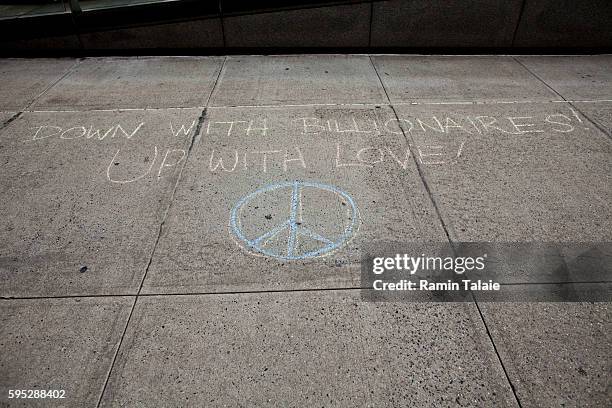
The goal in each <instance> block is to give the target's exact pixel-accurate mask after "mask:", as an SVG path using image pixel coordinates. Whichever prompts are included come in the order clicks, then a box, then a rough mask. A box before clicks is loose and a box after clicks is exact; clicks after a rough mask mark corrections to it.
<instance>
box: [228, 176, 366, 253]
mask: <svg viewBox="0 0 612 408" xmlns="http://www.w3.org/2000/svg"><path fill="white" fill-rule="evenodd" d="M309 189H315V191H312V192H315V193H317V192H327V193H333V194H334V196H335V197H336V198H337V199H338V200H339V201H340V202H341V203H342V205H343V206H346V205H347V204H348V206H347V217H346V222H345V224H346V225H342V226H341V227H343V230H342V232H341V233H340V234H336V235H334V236H323V235H324V234H319V233H318V232H316V231H315V230H314V228H311V227H309V226H308V224H307V223H306V225H304V224H305V223H304V222H303V220H302V219H301V212H302V196H303V193H304V191H305V190H309ZM284 190H286V191H287V194H286V196H287V203H288V205H289V208H290V210H289V217H288V219H286V220H283V221H282V222H281V223H280V224H278V225H276V226H275V227H273V228H271V229H269V230H267V231H265V232H263V233H262V232H261V231H260V232H258V233H256V234H253V233H246V232H245V228H244V225H242V222H241V217H240V214H241V211H242V210H243V209H244V208H245V207H247V206H248V205H249V203H251V202H253V201H254V200H256V199H259V200H261V199H262V198H264V199H265V198H266V195H268V196H272V195H273V194H270V193H272V192H276V193H279V192H280V193H282V194H281V195H280V197H284V196H285V194H284ZM317 190H318V191H317ZM275 197H278V195H275ZM274 199H275V200H276V198H274ZM357 219H358V213H357V207H356V205H355V202H354V201H353V199H352V197H351V196H350V195H348V194H347V193H345V192H344V191H342V190H340V189H338V188H336V187H334V186H330V185H327V184H321V183H313V182H307V181H287V182H281V183H277V184H270V185H267V186H265V187H262V188H260V189H258V190H256V191H254V192H252V193H250V194H249V195H247V196H245V197H243V198H242V199H240V200H239V201H238V202H237V203H236V205H235V206H234V208H232V210H231V213H230V229H231V231H232V232H233V233H234V235H235V236H236V237H237V238H238V240H239V243H241V244H243V245H244V247H245V248H246V249H248V250H251V251H253V252H255V253H259V254H263V255H266V256H270V257H273V258H277V259H283V260H299V259H307V258H314V257H318V256H322V255H326V254H328V253H330V252H332V251H334V250H336V249H338V248H339V247H341V246H342V245H344V244H345V243H347V242H348V241H349V240H350V239H351V237H352V236H353V234H354V233H355V230H356V226H357ZM247 221H248V220H247ZM341 229H342V228H341ZM247 235H253V236H252V237H247ZM285 235H286V246H285V245H284V243H285V241H284V240H282V239H281V243H282V244H283V245H281V246H280V247H277V248H268V247H266V243H267V242H268V241H269V240H271V239H277V238H278V237H279V236H280V237H285ZM275 237H276V238H275ZM301 239H308V240H310V241H311V242H315V243H316V244H317V245H315V246H314V248H308V249H303V248H301V247H300V246H299V245H298V241H299V240H301Z"/></svg>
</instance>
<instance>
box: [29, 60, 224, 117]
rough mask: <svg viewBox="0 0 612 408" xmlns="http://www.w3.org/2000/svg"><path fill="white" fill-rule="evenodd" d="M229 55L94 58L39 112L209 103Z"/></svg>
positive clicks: (54, 90)
mask: <svg viewBox="0 0 612 408" xmlns="http://www.w3.org/2000/svg"><path fill="white" fill-rule="evenodd" d="M222 61H223V59H222V58H217V57H143V58H88V59H85V60H83V61H82V62H81V63H80V64H79V65H78V66H77V67H76V68H75V69H74V70H73V72H72V73H71V74H70V75H68V76H67V77H66V78H64V79H62V80H61V81H60V82H59V83H58V84H57V85H55V86H54V87H53V88H52V89H50V90H49V91H48V92H46V93H45V95H43V96H42V97H41V98H40V99H39V100H38V101H37V102H36V103H35V104H34V108H35V109H37V110H45V109H47V110H52V109H55V110H71V109H75V110H80V109H83V110H87V109H122V108H124V109H125V108H180V107H200V106H203V105H204V104H205V103H206V101H207V99H208V96H209V95H210V93H211V91H212V88H213V85H214V83H215V80H216V79H217V76H218V73H219V70H220V69H221V64H222Z"/></svg>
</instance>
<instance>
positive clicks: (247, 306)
mask: <svg viewBox="0 0 612 408" xmlns="http://www.w3.org/2000/svg"><path fill="white" fill-rule="evenodd" d="M134 405H143V406H145V405H146V406H150V407H166V406H173V405H184V406H262V405H266V406H376V407H379V406H380V407H382V406H388V407H397V406H404V405H406V406H419V407H434V406H441V405H443V406H447V405H464V406H508V407H514V406H516V405H515V401H514V399H513V395H512V392H511V390H510V387H509V385H508V383H507V381H506V378H505V376H504V373H503V370H502V368H501V366H500V365H499V362H498V360H497V357H496V355H495V353H494V351H493V347H492V345H491V343H490V340H489V338H488V337H487V335H486V332H485V330H484V327H483V325H482V321H481V319H480V316H479V314H478V312H477V310H476V308H475V306H474V305H472V304H431V303H430V304H423V303H421V304H417V303H403V304H391V303H378V304H377V303H369V302H362V301H361V299H360V297H359V291H325V292H316V293H314V292H299V293H295V292H294V293H261V294H241V295H214V296H197V295H193V296H172V297H167V296H154V297H141V298H139V299H138V301H137V304H136V307H135V309H134V314H133V318H132V320H131V322H130V325H129V327H128V329H127V332H126V336H125V340H124V342H123V345H122V347H121V350H120V351H119V354H118V357H117V361H116V363H115V367H114V369H113V371H112V373H111V376H110V379H109V383H108V386H107V388H106V392H105V393H104V396H103V399H102V404H101V406H103V407H114V406H134Z"/></svg>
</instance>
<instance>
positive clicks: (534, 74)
mask: <svg viewBox="0 0 612 408" xmlns="http://www.w3.org/2000/svg"><path fill="white" fill-rule="evenodd" d="M512 59H513V60H514V61H516V62H517V63H518V64H519V65H520V66H522V67H523V68H524V69H525V70H526V71H527V72H529V73H530V74H531V75H532V76H533V77H534V78H536V79H537V80H538V81H540V82H541V83H543V84H544V85H545V86H546V87H547V88H548V89H550V90H551V91H553V92H554V93H555V94H557V95H559V97H560V98H562V99H563V102H565V103H568V104H569V105H570V106H571V107H572V108H574V109H576V110H577V111H578V112H580V113H581V114H582V116H584V117H585V118H586V120H588V121H589V122H590V123H591V124H592V125H593V126H595V128H597V129H598V130H599V131H601V132H602V133H603V134H604V135H606V136H607V137H608V138H609V139H611V140H612V135H611V134H610V132H609V131H608V130H606V129H605V128H603V127H602V126H600V125H599V123H597V122H596V121H595V120H593V119H591V118H590V117H589V116H588V115H586V114H585V113H584V112H583V111H582V110H580V108H579V107H577V106H576V105H574V103H576V102H581V101H574V100H568V99H567V98H565V96H563V95H562V94H561V93H560V92H558V91H557V90H556V89H555V88H553V87H552V86H550V85H549V84H548V83H547V82H546V81H544V79H542V78H541V77H540V76H539V75H538V74H536V73H535V72H533V71H532V70H530V69H529V67H527V65H525V64H523V63H522V62H521V61H520V60H519V59H518V58H517V57H512ZM584 102H586V101H584ZM602 102H607V100H602Z"/></svg>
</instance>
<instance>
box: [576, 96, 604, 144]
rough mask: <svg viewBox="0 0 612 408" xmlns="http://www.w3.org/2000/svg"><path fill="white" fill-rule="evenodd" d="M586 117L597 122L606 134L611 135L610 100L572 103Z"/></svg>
mask: <svg viewBox="0 0 612 408" xmlns="http://www.w3.org/2000/svg"><path fill="white" fill-rule="evenodd" d="M573 105H574V106H576V108H578V109H579V110H580V112H582V113H583V114H584V115H585V116H586V117H587V118H589V119H591V120H592V121H593V122H595V123H597V124H598V125H599V126H600V127H601V129H602V130H603V131H604V132H607V135H608V136H611V135H612V101H611V102H596V103H576V102H574V103H573Z"/></svg>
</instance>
